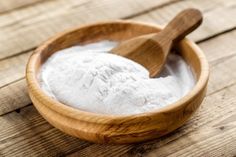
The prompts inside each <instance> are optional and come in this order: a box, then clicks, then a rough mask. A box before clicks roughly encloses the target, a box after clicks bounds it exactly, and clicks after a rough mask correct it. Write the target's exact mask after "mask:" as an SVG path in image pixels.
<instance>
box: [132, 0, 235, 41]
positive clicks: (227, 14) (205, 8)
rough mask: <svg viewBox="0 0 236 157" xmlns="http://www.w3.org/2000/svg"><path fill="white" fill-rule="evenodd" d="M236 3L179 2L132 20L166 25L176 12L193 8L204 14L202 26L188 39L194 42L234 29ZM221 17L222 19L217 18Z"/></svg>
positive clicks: (230, 1)
mask: <svg viewBox="0 0 236 157" xmlns="http://www.w3.org/2000/svg"><path fill="white" fill-rule="evenodd" d="M235 5H236V1H234V0H227V2H226V1H222V0H216V1H214V0H208V1H199V0H191V1H181V2H178V3H175V4H173V5H169V6H167V7H163V8H160V9H158V10H154V11H151V12H149V14H148V16H146V15H141V16H137V17H135V18H134V19H135V20H138V21H146V22H150V23H154V24H155V23H158V24H162V25H164V24H166V22H167V21H169V20H170V19H171V18H173V17H174V15H176V13H177V12H179V11H181V10H183V9H185V8H188V7H194V8H197V9H199V10H201V11H202V12H204V20H203V24H202V26H200V28H199V29H197V30H196V31H194V32H193V33H192V34H191V35H190V36H189V38H191V39H193V40H194V41H198V42H199V41H201V40H206V39H208V38H210V37H213V36H215V35H217V34H219V33H222V32H225V31H227V30H231V29H235V28H236V18H234V15H236V9H235V7H234V6H235ZM219 17H223V18H219Z"/></svg>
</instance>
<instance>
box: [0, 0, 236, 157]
mask: <svg viewBox="0 0 236 157" xmlns="http://www.w3.org/2000/svg"><path fill="white" fill-rule="evenodd" d="M188 7H196V8H198V9H200V10H201V11H202V12H203V15H204V21H203V24H202V26H201V27H200V28H199V29H198V30H197V31H196V32H194V33H193V34H191V35H190V36H189V38H191V39H193V40H194V41H196V42H197V43H198V45H199V46H200V47H201V48H202V49H203V51H204V52H205V54H206V56H207V59H208V61H209V63H210V69H211V70H210V71H211V75H210V81H209V86H208V92H207V96H206V98H205V101H204V103H203V104H202V106H201V107H200V109H199V110H198V111H197V112H196V114H195V115H194V116H193V117H192V118H191V120H190V121H188V122H187V123H186V124H185V125H184V126H183V127H181V128H179V129H178V130H176V131H174V132H173V133H171V134H169V135H166V136H165V137H162V138H159V139H156V140H152V141H148V142H145V143H139V144H133V145H98V144H92V143H89V142H86V141H82V140H79V139H76V138H73V137H70V136H68V135H66V134H64V133H62V132H60V131H59V130H57V129H55V128H54V127H52V126H51V125H49V124H48V123H47V122H46V121H45V120H44V119H43V118H42V117H41V116H40V115H39V113H38V112H37V111H36V109H35V108H34V107H33V106H32V104H31V101H30V99H29V97H28V94H27V89H26V83H25V79H24V75H25V64H26V61H27V59H28V57H29V55H30V54H31V52H32V50H34V49H35V47H37V46H38V45H39V44H40V43H41V42H42V41H44V40H46V39H47V38H48V37H50V36H52V35H53V34H54V33H56V32H60V31H63V30H65V29H67V28H70V27H72V26H79V25H81V24H85V23H89V22H95V21H100V20H108V19H119V18H121V19H133V20H138V21H144V22H150V23H157V24H162V25H164V24H166V22H167V21H169V20H170V19H171V18H173V16H174V15H175V14H176V13H177V12H179V11H180V10H182V9H184V8H188ZM235 71H236V1H235V0H227V1H226V0H158V1H157V0H145V1H144V0H135V1H134V0H125V1H122V0H99V1H96V0H21V1H14V0H0V76H1V77H0V115H1V117H0V156H14V157H15V156H72V157H73V156H160V157H161V156H173V157H175V156H194V157H195V156H204V157H205V156H206V157H208V156H210V157H211V156H226V157H228V156H236V73H235Z"/></svg>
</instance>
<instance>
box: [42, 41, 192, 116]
mask: <svg viewBox="0 0 236 157" xmlns="http://www.w3.org/2000/svg"><path fill="white" fill-rule="evenodd" d="M115 45H116V43H115V42H109V41H102V42H98V43H94V44H88V45H85V46H74V47H70V48H67V49H64V50H61V51H58V52H57V53H55V54H53V55H52V56H51V57H50V58H49V59H48V60H47V61H46V63H45V64H44V65H43V66H42V68H41V71H40V75H39V80H40V83H41V87H42V88H43V90H44V91H45V92H46V93H47V94H48V95H50V96H51V97H53V98H54V99H56V100H58V101H60V102H62V103H64V104H66V105H69V106H72V107H74V108H78V109H81V110H84V111H89V112H96V113H103V114H116V115H127V114H137V113H143V112H149V111H153V110H156V109H159V108H161V107H164V106H166V105H169V104H171V103H173V102H175V101H177V100H179V99H180V98H182V97H183V96H184V95H186V93H187V92H188V91H189V90H190V89H191V88H192V87H193V86H194V83H195V81H194V77H193V75H192V72H191V70H190V69H189V67H188V65H187V64H186V63H185V61H184V60H183V59H182V58H181V57H180V56H179V55H176V54H171V55H169V57H168V61H167V64H166V65H165V68H164V70H163V71H162V73H161V77H159V78H149V72H148V71H147V70H146V69H145V68H144V67H143V66H141V65H140V64H138V63H136V62H133V61H131V60H129V59H126V58H124V57H120V56H117V55H114V54H109V53H107V52H108V51H109V50H110V49H112V48H113V47H114V46H115Z"/></svg>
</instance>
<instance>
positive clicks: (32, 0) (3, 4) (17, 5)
mask: <svg viewBox="0 0 236 157" xmlns="http://www.w3.org/2000/svg"><path fill="white" fill-rule="evenodd" d="M42 1H45V0H23V1H16V0H7V1H6V0H1V1H0V14H3V13H6V12H10V11H14V10H16V9H22V8H25V7H29V6H31V5H34V4H37V3H39V2H42Z"/></svg>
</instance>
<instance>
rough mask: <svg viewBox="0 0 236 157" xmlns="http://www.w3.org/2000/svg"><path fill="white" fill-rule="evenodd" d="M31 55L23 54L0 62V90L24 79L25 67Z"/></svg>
mask: <svg viewBox="0 0 236 157" xmlns="http://www.w3.org/2000/svg"><path fill="white" fill-rule="evenodd" d="M31 53H32V52H28V53H24V54H22V55H19V56H17V57H12V58H9V59H7V60H2V61H0V76H1V78H0V88H1V87H4V86H6V85H8V84H10V83H11V82H15V81H16V80H19V79H22V78H24V75H25V67H26V64H27V60H28V58H29V55H30V54H31Z"/></svg>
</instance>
